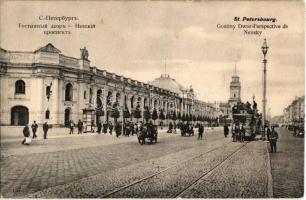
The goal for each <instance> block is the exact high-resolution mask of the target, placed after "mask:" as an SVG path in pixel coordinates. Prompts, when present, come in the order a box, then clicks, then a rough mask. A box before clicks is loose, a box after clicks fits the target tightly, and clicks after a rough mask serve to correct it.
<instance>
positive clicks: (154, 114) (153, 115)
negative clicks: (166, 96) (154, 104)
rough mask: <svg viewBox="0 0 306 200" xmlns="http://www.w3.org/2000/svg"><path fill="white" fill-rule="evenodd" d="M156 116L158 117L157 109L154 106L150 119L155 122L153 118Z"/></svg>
mask: <svg viewBox="0 0 306 200" xmlns="http://www.w3.org/2000/svg"><path fill="white" fill-rule="evenodd" d="M157 118H158V115H157V111H156V109H155V108H154V110H153V113H152V119H153V120H154V123H155V120H157Z"/></svg>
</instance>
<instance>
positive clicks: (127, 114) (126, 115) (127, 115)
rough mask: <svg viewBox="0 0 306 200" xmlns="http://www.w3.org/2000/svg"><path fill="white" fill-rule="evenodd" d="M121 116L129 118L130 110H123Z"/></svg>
mask: <svg viewBox="0 0 306 200" xmlns="http://www.w3.org/2000/svg"><path fill="white" fill-rule="evenodd" d="M123 117H124V118H130V117H131V114H130V111H129V110H128V109H127V110H125V111H124V115H123Z"/></svg>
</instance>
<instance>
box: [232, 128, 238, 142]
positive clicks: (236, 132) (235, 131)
mask: <svg viewBox="0 0 306 200" xmlns="http://www.w3.org/2000/svg"><path fill="white" fill-rule="evenodd" d="M238 132H239V127H238V125H237V124H235V127H234V130H233V131H232V134H233V142H236V141H237V135H238Z"/></svg>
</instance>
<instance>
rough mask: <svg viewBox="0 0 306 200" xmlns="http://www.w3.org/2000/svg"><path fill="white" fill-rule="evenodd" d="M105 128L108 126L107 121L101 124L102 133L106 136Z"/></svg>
mask: <svg viewBox="0 0 306 200" xmlns="http://www.w3.org/2000/svg"><path fill="white" fill-rule="evenodd" d="M107 128H108V124H107V121H105V122H104V123H103V133H104V134H106V133H107Z"/></svg>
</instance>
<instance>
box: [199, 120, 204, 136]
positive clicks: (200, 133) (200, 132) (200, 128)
mask: <svg viewBox="0 0 306 200" xmlns="http://www.w3.org/2000/svg"><path fill="white" fill-rule="evenodd" d="M203 133H204V126H203V125H202V124H200V125H199V137H198V140H202V139H203Z"/></svg>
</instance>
